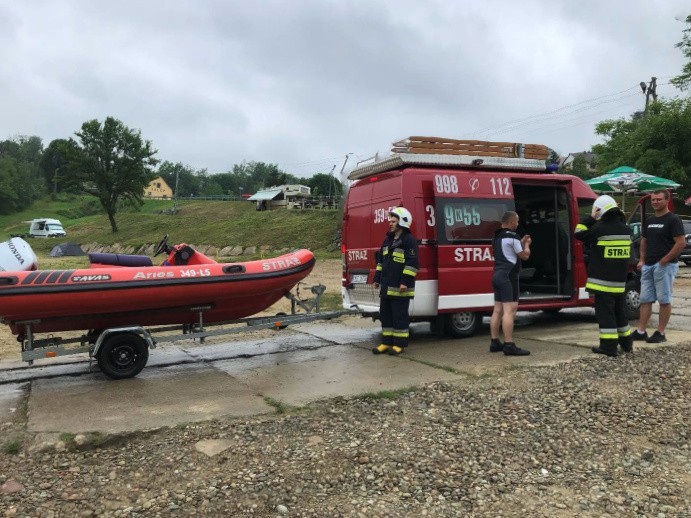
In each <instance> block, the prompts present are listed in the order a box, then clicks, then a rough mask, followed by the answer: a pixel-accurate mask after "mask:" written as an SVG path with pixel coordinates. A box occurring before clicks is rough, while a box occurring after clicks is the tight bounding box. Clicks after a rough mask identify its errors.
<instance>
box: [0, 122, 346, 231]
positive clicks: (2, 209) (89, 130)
mask: <svg viewBox="0 0 691 518" xmlns="http://www.w3.org/2000/svg"><path fill="white" fill-rule="evenodd" d="M156 154H157V150H156V149H154V148H153V145H152V143H151V141H149V140H145V139H143V138H142V136H141V132H140V131H139V130H134V129H131V128H128V127H127V126H126V125H125V124H123V123H122V122H121V121H119V120H118V119H115V118H113V117H107V118H106V119H105V120H104V121H103V122H99V121H98V120H95V119H94V120H90V121H87V122H85V123H84V124H82V127H81V129H80V130H79V131H77V132H75V136H74V138H68V139H55V140H53V141H51V142H50V144H48V146H47V147H46V148H45V149H44V147H43V142H42V140H41V138H40V137H37V136H18V137H15V138H11V139H8V140H5V141H2V142H0V214H13V213H15V212H20V211H22V210H24V209H25V208H27V207H29V206H30V205H31V204H32V203H33V202H34V201H35V200H37V199H39V198H41V197H43V196H46V195H47V194H53V195H57V194H58V193H71V194H83V193H87V194H90V195H92V196H94V197H96V199H97V200H98V202H99V204H100V205H101V207H102V209H103V211H104V212H105V214H106V215H107V216H108V220H109V222H110V225H111V229H112V230H113V232H117V230H118V227H117V222H116V219H115V215H116V214H117V212H118V210H119V209H120V208H121V207H122V206H123V205H130V206H137V205H141V204H142V198H143V194H144V189H145V187H146V186H147V185H148V184H149V182H151V181H152V180H153V179H154V178H156V177H157V176H161V177H162V178H163V179H164V180H165V181H166V182H167V183H168V184H169V185H170V186H171V187H172V188H173V189H175V195H176V196H178V197H190V196H195V197H199V196H202V197H203V196H215V195H228V194H231V195H238V196H239V195H241V194H243V193H254V192H256V191H258V190H260V189H262V188H265V187H271V186H274V185H284V184H303V185H307V186H309V187H310V188H311V190H312V194H314V195H315V196H340V195H341V194H342V192H343V187H342V185H341V183H340V181H338V180H337V179H336V178H334V177H333V176H332V175H331V174H330V173H329V174H327V173H317V174H315V175H313V176H312V177H311V178H298V177H297V176H294V175H292V174H289V173H287V172H285V171H282V170H281V169H279V167H278V166H277V165H276V164H267V163H264V162H247V163H246V162H243V163H242V164H236V165H234V166H233V167H232V168H231V170H230V171H228V172H224V173H218V174H209V172H208V171H207V170H206V169H194V168H192V167H190V166H188V165H185V164H182V163H180V162H178V163H172V162H168V161H163V162H161V161H160V160H158V159H157V158H156Z"/></svg>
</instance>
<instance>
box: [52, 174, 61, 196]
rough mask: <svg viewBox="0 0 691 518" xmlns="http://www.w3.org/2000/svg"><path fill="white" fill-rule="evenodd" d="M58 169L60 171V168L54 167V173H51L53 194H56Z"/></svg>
mask: <svg viewBox="0 0 691 518" xmlns="http://www.w3.org/2000/svg"><path fill="white" fill-rule="evenodd" d="M58 171H60V168H59V167H56V168H55V174H54V175H53V196H57V194H58Z"/></svg>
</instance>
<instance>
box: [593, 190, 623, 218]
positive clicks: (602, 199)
mask: <svg viewBox="0 0 691 518" xmlns="http://www.w3.org/2000/svg"><path fill="white" fill-rule="evenodd" d="M616 208H617V202H616V201H614V198H612V197H611V196H608V195H606V194H603V195H602V196H599V197H598V199H597V200H595V203H593V213H594V214H595V219H600V218H601V217H602V215H603V214H604V213H605V212H607V211H608V210H610V209H616Z"/></svg>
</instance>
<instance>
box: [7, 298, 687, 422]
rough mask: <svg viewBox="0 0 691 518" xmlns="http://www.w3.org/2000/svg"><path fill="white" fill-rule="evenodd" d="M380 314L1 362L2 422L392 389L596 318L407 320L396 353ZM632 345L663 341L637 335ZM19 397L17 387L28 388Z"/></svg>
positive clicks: (562, 341)
mask: <svg viewBox="0 0 691 518" xmlns="http://www.w3.org/2000/svg"><path fill="white" fill-rule="evenodd" d="M673 305H674V307H675V310H674V315H673V318H672V320H671V322H670V325H669V327H668V330H667V337H668V342H667V344H665V345H664V346H669V345H672V344H674V343H678V342H681V341H687V340H689V339H691V318H689V317H691V302H690V300H689V298H688V297H686V296H679V297H677V298H676V299H675V301H674V304H673ZM378 332H379V325H378V323H373V322H372V321H371V320H365V319H362V318H358V317H354V316H348V317H342V318H340V319H338V320H334V321H329V322H315V323H310V324H299V325H295V326H291V327H290V328H288V329H286V330H283V331H280V332H276V333H274V334H271V335H270V336H268V337H266V336H263V337H261V338H258V339H240V340H234V341H232V340H229V341H228V342H226V343H223V344H214V345H200V344H198V343H196V344H195V343H189V341H187V342H181V343H173V344H166V345H165V346H162V347H158V348H156V349H154V350H152V351H151V353H150V356H149V362H148V364H147V367H146V368H145V369H144V370H143V371H142V372H141V373H140V374H139V375H138V376H137V377H135V378H132V379H126V380H119V381H113V380H109V379H108V378H106V377H105V376H104V375H103V374H102V373H101V372H100V370H99V369H98V367H97V365H96V363H95V362H90V361H89V359H88V357H87V356H85V355H81V356H70V357H60V358H54V359H47V360H39V361H36V362H35V363H34V365H33V366H28V365H27V364H25V363H23V362H2V363H0V422H2V421H7V420H9V419H11V418H12V416H13V413H14V412H15V411H16V409H17V408H18V407H19V406H20V405H21V404H22V402H23V401H26V405H27V408H28V412H27V414H28V429H29V431H32V432H72V433H84V432H96V431H98V432H103V433H117V432H126V431H134V430H145V429H152V428H158V427H162V426H175V425H177V424H181V423H189V422H195V421H202V420H208V419H213V418H217V417H223V416H246V415H255V414H262V413H270V412H274V411H276V410H277V409H279V408H281V407H285V406H303V405H306V404H308V403H310V402H312V401H315V400H318V399H323V398H331V397H335V396H353V395H359V394H364V393H371V392H380V391H386V390H396V389H401V388H406V387H410V386H416V385H423V384H426V383H431V382H434V381H440V380H443V381H453V380H455V379H461V378H464V377H465V378H467V377H469V376H478V375H492V374H493V373H498V372H501V371H502V370H504V369H507V368H512V369H513V368H524V369H526V371H528V370H529V369H531V368H539V367H540V366H544V365H553V364H557V363H561V362H568V361H572V360H574V359H577V358H583V357H586V358H590V359H592V360H593V361H598V360H601V358H600V357H598V356H596V355H593V354H592V353H591V352H590V347H591V346H593V345H596V342H597V325H596V323H595V318H594V313H593V311H592V310H590V309H578V310H565V311H562V312H561V313H558V314H551V315H548V314H545V313H541V312H540V313H519V315H518V316H517V320H516V330H515V336H516V341H517V343H519V345H521V346H523V347H526V348H528V349H530V350H531V352H532V354H531V355H530V356H526V357H506V356H504V355H503V354H501V353H497V354H492V353H489V351H488V342H489V336H488V335H489V329H488V320H487V319H485V323H484V325H483V328H482V329H481V330H480V332H479V333H478V334H477V335H476V336H474V337H472V338H466V339H460V340H459V339H449V338H447V337H443V336H436V335H434V334H432V333H431V332H430V330H429V325H428V324H414V325H413V326H412V329H411V345H410V347H409V348H408V350H407V351H406V353H405V354H404V355H401V356H397V357H391V356H386V355H384V356H374V355H372V353H371V352H370V348H371V347H372V346H373V345H374V344H376V343H377V340H378ZM637 347H660V346H654V345H647V344H644V345H639V344H637ZM25 398H26V399H25Z"/></svg>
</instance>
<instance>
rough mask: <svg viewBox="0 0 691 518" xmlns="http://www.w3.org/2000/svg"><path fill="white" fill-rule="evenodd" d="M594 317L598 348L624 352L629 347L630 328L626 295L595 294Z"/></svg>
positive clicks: (597, 292)
mask: <svg viewBox="0 0 691 518" xmlns="http://www.w3.org/2000/svg"><path fill="white" fill-rule="evenodd" d="M595 317H596V318H597V323H598V325H599V327H600V347H601V348H603V349H605V350H616V348H617V344H619V345H621V346H622V348H623V349H624V350H626V349H629V348H630V346H631V340H632V339H631V328H630V327H629V319H628V318H627V317H626V295H624V294H623V293H602V292H599V291H596V292H595Z"/></svg>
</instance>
